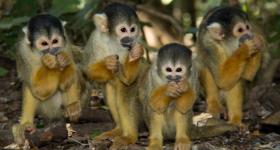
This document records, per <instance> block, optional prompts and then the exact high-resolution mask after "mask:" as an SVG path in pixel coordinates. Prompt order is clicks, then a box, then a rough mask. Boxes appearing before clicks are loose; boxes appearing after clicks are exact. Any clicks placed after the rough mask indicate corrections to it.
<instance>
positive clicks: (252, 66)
mask: <svg viewBox="0 0 280 150" xmlns="http://www.w3.org/2000/svg"><path fill="white" fill-rule="evenodd" d="M261 58H262V54H261V52H257V53H256V54H255V55H253V56H252V57H250V58H249V60H248V62H247V63H246V66H245V69H244V72H243V74H242V78H243V79H245V80H248V81H252V80H253V79H254V78H255V76H256V73H257V71H258V70H259V68H260V66H261Z"/></svg>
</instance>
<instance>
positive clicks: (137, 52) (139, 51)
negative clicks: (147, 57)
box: [129, 43, 144, 62]
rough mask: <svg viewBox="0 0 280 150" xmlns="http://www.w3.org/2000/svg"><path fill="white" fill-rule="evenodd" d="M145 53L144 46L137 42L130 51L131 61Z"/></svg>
mask: <svg viewBox="0 0 280 150" xmlns="http://www.w3.org/2000/svg"><path fill="white" fill-rule="evenodd" d="M143 54H144V50H143V47H142V46H141V45H140V44H139V43H136V44H135V46H134V47H133V48H132V50H131V51H130V53H129V62H131V61H134V60H137V59H139V58H141V57H142V56H143Z"/></svg>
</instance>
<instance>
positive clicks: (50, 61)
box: [41, 53, 57, 69]
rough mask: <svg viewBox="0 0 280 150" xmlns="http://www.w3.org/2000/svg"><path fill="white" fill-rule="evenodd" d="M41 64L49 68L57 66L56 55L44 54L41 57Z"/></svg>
mask: <svg viewBox="0 0 280 150" xmlns="http://www.w3.org/2000/svg"><path fill="white" fill-rule="evenodd" d="M41 60H42V62H43V64H44V65H45V66H46V67H48V68H49V69H54V68H56V67H57V61H56V56H54V55H51V54H48V53H47V54H45V55H43V56H42V58H41Z"/></svg>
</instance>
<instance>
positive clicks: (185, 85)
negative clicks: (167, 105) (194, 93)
mask: <svg viewBox="0 0 280 150" xmlns="http://www.w3.org/2000/svg"><path fill="white" fill-rule="evenodd" d="M177 85H178V87H179V92H180V93H184V92H186V91H188V90H189V85H188V81H187V79H183V80H181V81H179V82H178V83H177Z"/></svg>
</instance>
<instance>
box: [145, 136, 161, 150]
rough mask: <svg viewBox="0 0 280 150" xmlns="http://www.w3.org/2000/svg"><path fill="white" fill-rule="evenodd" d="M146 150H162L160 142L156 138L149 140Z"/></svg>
mask: <svg viewBox="0 0 280 150" xmlns="http://www.w3.org/2000/svg"><path fill="white" fill-rule="evenodd" d="M147 150H162V142H161V141H160V140H159V139H157V138H152V139H150V142H149V145H148V147H147Z"/></svg>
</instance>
